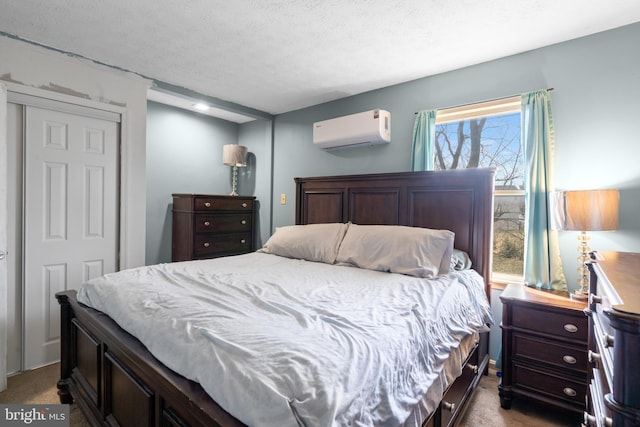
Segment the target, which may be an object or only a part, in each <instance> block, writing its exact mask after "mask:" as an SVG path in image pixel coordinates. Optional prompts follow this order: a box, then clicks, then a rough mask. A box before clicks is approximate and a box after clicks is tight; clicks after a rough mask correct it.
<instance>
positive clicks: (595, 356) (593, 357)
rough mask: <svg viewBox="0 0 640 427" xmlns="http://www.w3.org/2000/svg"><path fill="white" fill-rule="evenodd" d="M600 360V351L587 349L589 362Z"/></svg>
mask: <svg viewBox="0 0 640 427" xmlns="http://www.w3.org/2000/svg"><path fill="white" fill-rule="evenodd" d="M600 360H602V356H600V353H595V352H593V351H591V350H589V362H591V363H596V362H599V361H600Z"/></svg>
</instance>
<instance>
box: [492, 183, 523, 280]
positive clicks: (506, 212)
mask: <svg viewBox="0 0 640 427" xmlns="http://www.w3.org/2000/svg"><path fill="white" fill-rule="evenodd" d="M493 204H494V210H493V212H494V215H493V266H492V267H493V268H492V270H493V271H494V272H499V273H504V274H510V275H517V276H522V275H523V274H524V194H516V195H504V196H495V197H494V199H493Z"/></svg>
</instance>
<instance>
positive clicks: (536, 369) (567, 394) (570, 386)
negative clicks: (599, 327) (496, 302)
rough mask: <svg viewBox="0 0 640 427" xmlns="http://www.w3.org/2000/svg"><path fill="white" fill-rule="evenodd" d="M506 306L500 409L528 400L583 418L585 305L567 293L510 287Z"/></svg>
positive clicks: (585, 336)
mask: <svg viewBox="0 0 640 427" xmlns="http://www.w3.org/2000/svg"><path fill="white" fill-rule="evenodd" d="M500 300H501V302H502V304H503V307H502V323H501V325H500V326H501V328H502V377H501V379H500V384H499V386H498V392H499V395H500V406H502V408H504V409H509V408H510V407H511V402H512V399H514V398H526V399H533V400H536V401H538V402H543V403H545V404H548V405H552V406H555V407H558V408H563V409H565V410H569V411H573V412H575V413H576V416H577V417H578V418H579V417H580V414H581V413H582V412H583V411H584V409H585V397H586V394H587V383H588V380H587V366H588V364H587V339H588V321H587V317H586V316H585V315H584V312H583V310H584V309H585V308H586V302H581V301H574V300H572V299H570V298H569V295H568V293H566V292H555V291H554V292H550V291H541V290H537V289H533V288H529V287H526V286H524V285H518V284H511V285H508V286H507V288H506V289H505V290H504V292H503V293H502V294H501V295H500Z"/></svg>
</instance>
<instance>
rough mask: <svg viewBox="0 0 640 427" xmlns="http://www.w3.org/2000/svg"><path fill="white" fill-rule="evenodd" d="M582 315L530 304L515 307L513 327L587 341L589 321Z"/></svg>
mask: <svg viewBox="0 0 640 427" xmlns="http://www.w3.org/2000/svg"><path fill="white" fill-rule="evenodd" d="M578 313H579V314H580V315H581V317H577V316H570V315H568V314H567V313H566V312H563V313H561V312H558V311H552V310H545V309H540V308H535V307H533V306H531V305H529V306H514V307H513V327H514V328H521V329H527V330H530V331H535V332H537V333H541V334H550V335H553V336H555V337H561V338H568V339H573V340H579V341H583V342H587V337H588V336H589V322H588V320H587V318H586V316H584V315H582V312H578Z"/></svg>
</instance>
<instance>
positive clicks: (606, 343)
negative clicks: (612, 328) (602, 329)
mask: <svg viewBox="0 0 640 427" xmlns="http://www.w3.org/2000/svg"><path fill="white" fill-rule="evenodd" d="M603 338H604V347H605V348H610V347H613V337H612V336H611V335H609V334H604V336H603Z"/></svg>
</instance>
